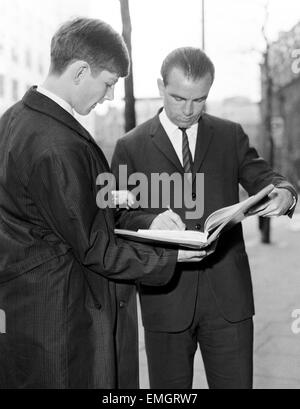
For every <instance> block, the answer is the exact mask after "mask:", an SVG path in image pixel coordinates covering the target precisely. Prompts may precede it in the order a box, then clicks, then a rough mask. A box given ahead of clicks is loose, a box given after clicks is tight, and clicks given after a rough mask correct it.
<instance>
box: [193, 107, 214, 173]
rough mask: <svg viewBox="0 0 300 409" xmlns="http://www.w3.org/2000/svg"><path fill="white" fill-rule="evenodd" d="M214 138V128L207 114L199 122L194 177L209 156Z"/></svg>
mask: <svg viewBox="0 0 300 409" xmlns="http://www.w3.org/2000/svg"><path fill="white" fill-rule="evenodd" d="M212 138H213V126H212V124H211V122H210V120H209V118H208V116H207V115H206V114H204V115H203V116H202V118H201V119H200V121H199V126H198V135H197V142H196V150H195V159H194V166H193V177H194V178H195V176H196V173H198V172H199V170H200V169H201V166H202V164H203V161H204V159H205V157H206V155H207V152H208V148H209V145H210V143H211V141H212Z"/></svg>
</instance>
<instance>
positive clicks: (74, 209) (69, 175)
mask: <svg viewBox="0 0 300 409" xmlns="http://www.w3.org/2000/svg"><path fill="white" fill-rule="evenodd" d="M101 172H109V167H108V164H107V162H106V159H105V157H104V155H103V153H102V151H101V149H100V148H99V147H98V146H97V145H96V143H95V142H94V140H93V139H92V138H91V136H90V135H89V134H88V132H87V131H86V130H85V129H84V128H83V127H82V126H81V125H80V124H79V123H78V122H77V121H76V119H75V118H73V117H72V115H70V114H69V113H67V112H66V111H65V110H63V109H62V108H61V107H60V106H59V105H57V104H56V103H55V102H53V101H52V100H50V99H48V98H47V97H45V96H44V95H42V94H40V93H38V92H37V91H36V90H35V89H34V88H32V89H30V90H29V91H28V92H27V94H26V95H25V96H24V98H23V100H22V101H21V102H19V103H17V104H16V105H15V106H13V107H12V108H11V109H9V110H8V111H7V112H6V113H5V114H4V115H3V117H2V118H1V121H0V308H1V309H2V310H4V311H5V312H6V318H7V333H6V334H1V335H0V388H114V387H116V386H117V380H116V375H117V372H116V363H117V362H116V361H117V360H116V342H115V332H116V323H117V321H116V315H117V305H116V286H115V283H114V281H112V280H118V279H127V280H135V279H137V278H142V277H143V279H144V280H145V281H144V282H145V283H151V284H152V285H153V284H154V285H160V284H165V283H166V282H167V281H168V280H169V279H170V277H171V276H172V274H173V272H174V269H175V265H176V258H177V252H175V251H165V250H162V249H154V248H151V247H148V246H144V245H138V244H132V243H130V244H128V243H127V242H126V241H124V240H121V239H116V238H115V236H114V234H113V228H114V211H113V210H111V209H108V208H106V209H99V208H98V207H97V205H96V195H97V191H98V187H97V186H96V178H97V176H98V175H99V174H100V173H101ZM123 336H125V337H126V334H123ZM136 358H137V357H136V356H134V359H136ZM130 364H131V363H130V362H129V365H130ZM133 364H134V362H133Z"/></svg>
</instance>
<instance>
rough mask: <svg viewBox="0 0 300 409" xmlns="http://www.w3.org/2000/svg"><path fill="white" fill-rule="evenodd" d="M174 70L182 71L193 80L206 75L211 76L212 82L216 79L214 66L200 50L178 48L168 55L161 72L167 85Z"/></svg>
mask: <svg viewBox="0 0 300 409" xmlns="http://www.w3.org/2000/svg"><path fill="white" fill-rule="evenodd" d="M173 68H178V69H181V70H182V71H183V73H184V74H185V76H186V77H188V78H191V79H192V80H197V79H199V78H203V77H204V76H205V75H206V74H210V75H211V77H212V81H214V78H215V67H214V64H213V63H212V61H211V60H210V59H209V57H208V56H207V55H206V54H205V53H204V52H203V51H202V50H201V49H200V48H195V47H181V48H176V49H175V50H173V51H172V52H171V53H170V54H168V55H167V57H166V58H165V59H164V61H163V63H162V67H161V71H160V72H161V76H162V79H163V81H164V84H165V85H167V83H168V76H169V74H170V71H171V70H172V69H173Z"/></svg>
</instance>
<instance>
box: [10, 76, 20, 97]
mask: <svg viewBox="0 0 300 409" xmlns="http://www.w3.org/2000/svg"><path fill="white" fill-rule="evenodd" d="M12 98H13V100H14V101H18V99H19V83H18V81H17V80H12Z"/></svg>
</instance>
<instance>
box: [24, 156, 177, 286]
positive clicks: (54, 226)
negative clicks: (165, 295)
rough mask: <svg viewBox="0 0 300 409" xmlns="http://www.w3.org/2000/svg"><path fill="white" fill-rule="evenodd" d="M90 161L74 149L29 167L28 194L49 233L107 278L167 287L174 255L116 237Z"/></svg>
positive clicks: (90, 267)
mask: <svg viewBox="0 0 300 409" xmlns="http://www.w3.org/2000/svg"><path fill="white" fill-rule="evenodd" d="M91 160H92V159H91V158H86V157H84V155H83V153H82V152H77V151H75V149H74V150H73V151H72V150H71V151H70V150H69V149H68V150H67V151H66V152H63V151H62V150H60V151H59V152H53V151H51V152H48V153H47V154H44V155H43V158H42V159H41V160H40V161H39V162H38V163H37V164H36V165H35V166H34V168H33V171H32V174H31V177H30V180H29V185H28V189H29V192H30V193H31V195H32V198H33V200H34V202H35V204H36V206H37V207H38V208H39V211H40V212H41V214H42V216H43V218H44V219H45V220H46V221H47V223H48V225H49V228H50V229H51V230H53V231H54V233H56V234H57V235H58V236H59V237H60V238H61V240H63V241H64V242H65V243H66V244H67V245H68V246H70V248H71V249H72V252H73V254H74V256H75V257H76V259H77V260H78V261H79V262H80V263H81V264H82V265H83V266H84V267H85V268H88V269H89V270H91V271H93V272H94V273H97V274H101V275H103V276H105V277H107V278H109V279H116V280H120V279H121V280H136V279H138V278H139V279H140V282H141V283H143V284H148V285H163V284H166V283H167V282H168V281H169V280H170V279H171V277H172V275H173V273H174V270H175V265H176V262H177V251H175V250H167V249H160V248H152V247H150V246H146V245H143V244H140V243H133V242H132V243H131V242H127V241H126V240H123V239H119V238H116V236H115V235H114V232H113V228H114V223H113V218H111V217H110V216H111V210H108V209H99V208H98V207H97V204H96V197H95V190H94V186H92V184H95V183H96V181H92V180H91V175H90V174H89V172H90V170H89V166H90V163H89V161H91Z"/></svg>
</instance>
